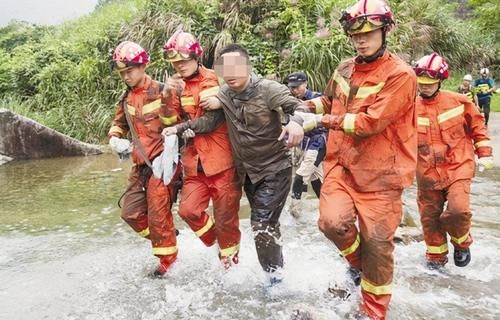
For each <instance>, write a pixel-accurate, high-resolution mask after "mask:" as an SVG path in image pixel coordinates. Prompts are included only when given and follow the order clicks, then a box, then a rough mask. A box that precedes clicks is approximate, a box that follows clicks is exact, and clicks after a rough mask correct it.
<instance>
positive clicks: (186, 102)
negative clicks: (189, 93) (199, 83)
mask: <svg viewBox="0 0 500 320" xmlns="http://www.w3.org/2000/svg"><path fill="white" fill-rule="evenodd" d="M194 105H195V104H194V97H181V106H183V107H186V106H194Z"/></svg>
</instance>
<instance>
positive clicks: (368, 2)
mask: <svg viewBox="0 0 500 320" xmlns="http://www.w3.org/2000/svg"><path fill="white" fill-rule="evenodd" d="M339 21H340V23H341V24H342V27H343V28H344V31H345V32H346V33H347V34H349V35H353V34H356V33H365V32H370V31H373V30H377V29H380V28H386V27H389V26H391V25H393V24H394V16H393V15H392V12H391V9H390V8H389V6H388V5H387V3H386V2H385V1H384V0H360V1H358V2H357V3H356V4H355V5H353V6H352V7H350V8H348V9H346V10H344V12H343V14H342V17H341V18H340V20H339Z"/></svg>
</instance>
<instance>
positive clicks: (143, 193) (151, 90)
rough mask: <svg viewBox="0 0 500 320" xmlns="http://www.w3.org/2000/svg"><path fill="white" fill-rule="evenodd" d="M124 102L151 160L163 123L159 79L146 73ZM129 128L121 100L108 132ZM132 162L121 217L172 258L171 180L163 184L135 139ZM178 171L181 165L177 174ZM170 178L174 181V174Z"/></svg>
mask: <svg viewBox="0 0 500 320" xmlns="http://www.w3.org/2000/svg"><path fill="white" fill-rule="evenodd" d="M125 105H126V108H127V110H128V113H129V114H130V117H131V121H132V125H133V126H134V129H135V131H136V133H137V136H138V139H139V140H140V142H141V144H142V145H143V147H144V152H145V153H146V156H147V157H148V159H149V160H150V161H152V160H153V159H154V158H155V157H156V156H158V155H159V154H160V153H161V152H162V151H163V138H162V136H161V132H162V130H163V128H164V124H163V123H162V122H161V120H160V114H161V113H162V112H163V111H162V109H164V106H162V103H161V90H160V84H159V82H157V81H153V80H151V78H150V77H149V76H145V81H144V85H143V86H142V87H140V88H134V89H132V90H131V91H130V93H129V94H128V96H127V100H126V103H125ZM128 131H129V125H128V123H127V119H126V116H125V113H124V110H123V104H122V103H120V104H119V105H118V109H117V111H116V115H115V118H114V119H113V126H112V127H111V129H110V130H109V133H108V135H109V137H112V136H116V137H118V138H125V137H126V136H127V133H128ZM132 161H133V163H134V166H133V167H132V171H131V173H130V176H129V185H128V188H127V191H126V192H125V194H124V196H123V208H122V213H121V216H122V218H123V220H125V222H127V223H128V224H129V225H130V226H131V227H132V229H134V230H135V232H137V233H138V234H139V235H140V236H142V237H145V238H147V239H151V243H152V246H153V254H154V255H156V256H158V257H162V256H172V258H174V257H175V256H176V255H177V246H176V237H175V227H174V221H173V217H172V211H171V208H172V196H173V192H174V188H173V185H172V183H170V184H169V185H168V186H165V185H164V184H163V181H162V180H161V179H157V178H156V177H155V176H153V174H152V170H151V168H149V167H148V166H147V165H146V163H145V160H144V158H143V157H142V155H141V153H140V152H139V147H138V146H137V145H135V142H134V149H133V151H132ZM179 173H180V168H178V173H177V175H178V174H179ZM172 181H175V177H174V179H172Z"/></svg>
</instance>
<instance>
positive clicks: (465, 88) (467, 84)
mask: <svg viewBox="0 0 500 320" xmlns="http://www.w3.org/2000/svg"><path fill="white" fill-rule="evenodd" d="M458 93H461V94H465V95H466V96H467V97H468V98H469V99H470V100H471V101H472V102H474V104H475V105H476V106H479V102H478V100H477V95H476V94H475V92H474V86H473V85H472V76H471V75H470V74H466V75H465V76H464V79H463V82H462V84H461V85H459V86H458Z"/></svg>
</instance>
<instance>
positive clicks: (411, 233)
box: [394, 226, 424, 245]
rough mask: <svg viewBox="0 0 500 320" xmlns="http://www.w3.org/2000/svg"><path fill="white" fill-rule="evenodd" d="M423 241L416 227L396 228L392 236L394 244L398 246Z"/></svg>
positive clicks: (422, 236)
mask: <svg viewBox="0 0 500 320" xmlns="http://www.w3.org/2000/svg"><path fill="white" fill-rule="evenodd" d="M423 239H424V235H423V234H422V231H420V229H419V228H416V227H406V226H403V227H401V226H400V227H398V228H397V229H396V234H395V235H394V242H395V243H399V244H406V245H407V244H410V243H412V242H420V241H422V240H423Z"/></svg>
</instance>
